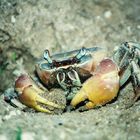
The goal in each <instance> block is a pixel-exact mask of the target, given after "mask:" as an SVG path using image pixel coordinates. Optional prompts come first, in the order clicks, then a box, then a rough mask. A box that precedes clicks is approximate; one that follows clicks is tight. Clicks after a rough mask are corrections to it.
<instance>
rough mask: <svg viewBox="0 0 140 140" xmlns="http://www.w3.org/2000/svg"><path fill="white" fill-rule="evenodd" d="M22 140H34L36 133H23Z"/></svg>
mask: <svg viewBox="0 0 140 140" xmlns="http://www.w3.org/2000/svg"><path fill="white" fill-rule="evenodd" d="M21 139H22V140H34V133H31V132H23V133H22V135H21Z"/></svg>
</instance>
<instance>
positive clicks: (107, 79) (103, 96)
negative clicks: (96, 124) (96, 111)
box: [71, 58, 119, 109]
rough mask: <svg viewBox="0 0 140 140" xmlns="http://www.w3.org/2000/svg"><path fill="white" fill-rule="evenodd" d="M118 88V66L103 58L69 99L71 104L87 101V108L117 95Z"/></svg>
mask: <svg viewBox="0 0 140 140" xmlns="http://www.w3.org/2000/svg"><path fill="white" fill-rule="evenodd" d="M118 90H119V76H118V67H117V65H116V64H115V63H114V62H113V61H112V60H111V59H108V58H106V59H103V60H102V61H101V62H100V63H99V65H98V66H97V68H96V70H95V73H94V74H93V76H92V77H91V78H89V79H88V80H87V81H86V82H85V83H84V84H83V87H82V88H81V90H80V91H79V92H78V93H77V94H76V95H75V97H74V98H73V99H72V101H71V105H72V106H74V107H75V106H76V105H78V104H79V103H80V102H82V101H85V100H86V101H87V100H88V102H87V103H86V105H85V107H86V108H87V109H91V108H94V107H95V106H100V105H104V104H106V103H107V102H109V101H111V100H112V99H114V98H115V97H116V96H117V93H118Z"/></svg>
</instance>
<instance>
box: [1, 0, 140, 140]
mask: <svg viewBox="0 0 140 140" xmlns="http://www.w3.org/2000/svg"><path fill="white" fill-rule="evenodd" d="M139 13H140V1H139V0H133V1H129V0H123V1H121V0H116V1H110V0H102V1H101V0H46V1H45V0H27V1H24V2H23V1H22V0H1V1H0V56H1V57H0V83H1V84H0V93H1V95H2V93H3V91H4V90H5V89H7V88H9V87H13V85H14V80H15V79H16V78H17V76H18V75H19V74H20V73H22V72H24V71H26V72H28V73H30V74H31V75H32V74H33V71H34V63H35V61H36V58H39V57H41V55H42V54H43V51H44V50H45V49H46V48H47V49H49V50H50V52H51V53H52V52H53V53H56V52H64V51H66V50H67V49H68V48H69V49H71V50H73V49H75V48H80V47H82V46H85V47H92V46H95V45H97V46H101V47H105V48H107V49H108V50H109V51H108V52H109V55H111V54H112V52H113V49H114V47H115V46H118V45H119V44H120V43H122V42H124V41H129V40H130V41H137V42H140V15H139ZM7 77H8V78H7ZM132 97H133V89H132V85H131V83H130V84H128V85H126V86H125V87H124V88H123V89H122V90H121V92H120V93H119V96H118V98H117V99H116V100H115V101H113V102H112V103H110V104H107V105H105V106H103V107H101V108H98V109H93V110H90V111H86V112H78V111H73V112H67V113H64V114H62V115H46V114H43V113H27V112H22V111H20V110H18V109H16V108H13V107H11V106H9V105H8V104H7V103H5V102H4V101H3V96H0V140H19V139H20V137H22V139H23V140H27V139H30V140H32V139H35V140H39V139H42V140H54V139H62V140H63V139H64V140H65V139H67V140H69V139H74V140H75V139H76V140H78V139H80V140H82V139H89V140H93V139H94V140H137V139H138V140H139V138H140V113H139V112H140V101H138V102H136V103H135V105H134V106H132V107H131V108H129V109H126V106H127V104H128V103H129V102H131V99H132Z"/></svg>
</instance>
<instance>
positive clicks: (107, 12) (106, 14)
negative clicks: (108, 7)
mask: <svg viewBox="0 0 140 140" xmlns="http://www.w3.org/2000/svg"><path fill="white" fill-rule="evenodd" d="M111 16H112V13H111V11H106V12H105V13H104V17H105V18H111Z"/></svg>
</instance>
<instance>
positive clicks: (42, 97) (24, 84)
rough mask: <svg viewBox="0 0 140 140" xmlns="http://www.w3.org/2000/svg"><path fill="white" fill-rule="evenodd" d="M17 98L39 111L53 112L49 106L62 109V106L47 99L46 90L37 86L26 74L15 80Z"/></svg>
mask: <svg viewBox="0 0 140 140" xmlns="http://www.w3.org/2000/svg"><path fill="white" fill-rule="evenodd" d="M15 90H16V91H17V93H18V95H19V100H20V101H21V102H22V103H23V104H25V105H26V106H28V107H31V108H34V109H35V110H37V111H40V112H46V113H53V111H51V110H49V107H53V108H58V109H64V106H61V105H58V104H56V103H53V102H51V101H49V100H48V99H47V94H46V92H47V91H44V90H42V89H41V88H39V87H38V86H37V85H36V84H35V83H34V82H33V80H32V79H31V78H30V77H29V76H28V75H21V76H20V77H19V78H18V79H17V80H16V82H15Z"/></svg>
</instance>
